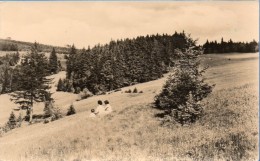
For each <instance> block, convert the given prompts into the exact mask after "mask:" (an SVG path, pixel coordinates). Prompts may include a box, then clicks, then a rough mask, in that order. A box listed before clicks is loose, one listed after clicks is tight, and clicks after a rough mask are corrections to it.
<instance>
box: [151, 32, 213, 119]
mask: <svg viewBox="0 0 260 161" xmlns="http://www.w3.org/2000/svg"><path fill="white" fill-rule="evenodd" d="M186 40H187V42H188V44H189V45H188V46H187V48H186V49H183V50H175V52H176V54H177V55H178V56H179V59H178V60H176V62H175V67H174V70H173V74H171V75H170V76H169V77H168V79H167V81H166V83H165V85H164V86H163V89H162V92H161V93H160V94H158V95H157V96H156V97H155V105H156V106H157V107H158V108H161V109H163V110H165V111H166V113H167V114H168V115H170V116H172V118H174V120H175V121H177V122H180V123H183V122H184V121H189V122H194V121H195V120H196V119H197V118H199V116H200V115H201V113H202V106H201V105H200V101H201V100H202V99H204V98H205V97H207V96H208V94H209V93H211V91H212V86H211V85H209V84H207V83H205V82H204V78H203V75H202V74H203V73H204V72H205V70H206V68H203V69H202V70H200V69H199V68H200V59H199V56H200V55H201V54H202V53H203V52H202V50H201V49H198V48H197V47H195V46H194V43H195V42H194V41H193V40H192V39H190V38H189V37H187V38H186Z"/></svg>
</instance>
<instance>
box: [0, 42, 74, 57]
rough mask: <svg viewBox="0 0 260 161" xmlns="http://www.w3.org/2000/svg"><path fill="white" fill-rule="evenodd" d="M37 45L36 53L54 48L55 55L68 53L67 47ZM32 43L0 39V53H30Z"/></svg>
mask: <svg viewBox="0 0 260 161" xmlns="http://www.w3.org/2000/svg"><path fill="white" fill-rule="evenodd" d="M37 44H38V52H51V51H52V49H53V48H55V50H56V52H57V53H64V54H66V53H68V49H69V48H68V46H66V47H59V46H52V45H45V44H39V43H37ZM33 46H34V43H31V42H24V41H16V40H7V39H0V51H31V49H32V47H33Z"/></svg>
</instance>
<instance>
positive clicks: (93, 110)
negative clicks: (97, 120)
mask: <svg viewBox="0 0 260 161" xmlns="http://www.w3.org/2000/svg"><path fill="white" fill-rule="evenodd" d="M89 117H96V114H95V109H91V113H90V115H89Z"/></svg>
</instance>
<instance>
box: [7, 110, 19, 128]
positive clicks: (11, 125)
mask: <svg viewBox="0 0 260 161" xmlns="http://www.w3.org/2000/svg"><path fill="white" fill-rule="evenodd" d="M16 124H17V123H16V117H15V115H14V112H12V113H11V114H10V117H9V119H8V122H7V123H6V125H7V126H8V128H10V129H14V128H16Z"/></svg>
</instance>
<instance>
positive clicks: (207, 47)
mask: <svg viewBox="0 0 260 161" xmlns="http://www.w3.org/2000/svg"><path fill="white" fill-rule="evenodd" d="M203 48H204V53H205V54H211V53H233V52H237V53H253V52H257V51H258V43H257V42H256V41H255V40H253V41H252V42H246V43H244V42H233V41H232V40H231V39H230V40H229V41H228V42H226V41H224V40H223V38H222V39H221V42H220V43H218V42H217V41H208V40H207V41H206V43H205V44H204V45H203Z"/></svg>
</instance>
